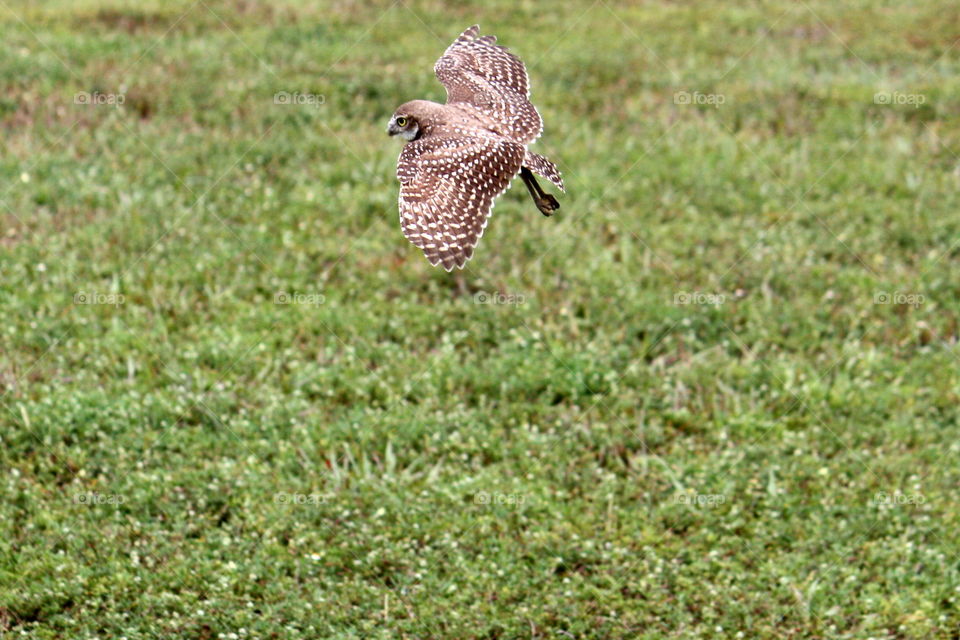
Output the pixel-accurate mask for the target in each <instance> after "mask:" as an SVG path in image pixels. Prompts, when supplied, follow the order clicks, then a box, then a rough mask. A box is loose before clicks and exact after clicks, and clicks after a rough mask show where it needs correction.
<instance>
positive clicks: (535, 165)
mask: <svg viewBox="0 0 960 640" xmlns="http://www.w3.org/2000/svg"><path fill="white" fill-rule="evenodd" d="M523 166H525V167H526V168H528V169H530V170H531V171H533V172H534V173H535V174H537V175H538V176H543V177H544V178H546V179H547V180H549V181H550V182H552V183H553V184H555V185H557V188H558V189H560V191H564V193H566V191H565V190H564V188H563V178H561V177H560V171H559V169H557V165H555V164H553V163H552V162H550V161H549V160H547V159H546V158H544V157H543V156H542V155H540V154H539V153H534V152H533V151H530V150H529V149H528V150H527V152H526V154H525V155H524V156H523Z"/></svg>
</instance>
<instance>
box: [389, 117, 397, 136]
mask: <svg viewBox="0 0 960 640" xmlns="http://www.w3.org/2000/svg"><path fill="white" fill-rule="evenodd" d="M398 133H400V127H398V126H397V122H396V121H395V120H393V119H392V118H391V119H390V124H388V125H387V135H388V136H395V135H397V134H398Z"/></svg>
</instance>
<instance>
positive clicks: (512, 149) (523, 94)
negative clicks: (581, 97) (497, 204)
mask: <svg viewBox="0 0 960 640" xmlns="http://www.w3.org/2000/svg"><path fill="white" fill-rule="evenodd" d="M479 33H480V27H479V26H477V25H474V26H472V27H470V28H469V29H467V30H466V31H464V32H463V33H462V34H460V37H459V38H457V39H456V40H455V41H454V43H453V44H451V45H450V46H449V47H448V48H447V50H446V52H444V54H443V56H442V57H441V58H440V59H439V60H437V64H436V65H435V66H434V68H433V70H434V72H435V73H436V74H437V78H438V79H439V80H440V83H441V84H442V85H443V86H444V87H445V88H446V90H447V103H446V104H437V103H436V102H429V101H427V100H413V101H412V102H407V103H406V104H403V105H400V107H399V108H398V109H397V110H396V111H395V112H394V114H393V117H391V118H390V124H389V126H388V127H387V133H389V134H390V135H392V136H393V135H399V136H400V137H401V138H403V139H404V140H406V141H407V143H406V144H405V145H404V146H403V151H401V152H400V158H399V159H398V160H397V179H398V180H400V225H401V227H402V228H403V234H404V235H405V236H406V237H407V239H408V240H410V242H412V243H413V244H415V245H416V246H418V247H420V249H422V250H423V253H424V254H426V256H427V260H429V261H430V264H432V265H437V264H442V265H443V267H444V268H445V269H446V270H447V271H450V270H451V269H453V268H454V267H463V265H464V264H465V263H466V262H467V260H469V259H470V257H471V256H472V255H473V249H474V247H476V246H477V242H478V241H479V240H480V236H481V235H483V230H484V228H486V226H487V218H489V217H490V212H491V210H492V209H493V201H494V199H495V198H496V197H497V196H499V195H500V194H501V193H503V192H504V191H506V190H507V187H508V186H509V185H510V181H511V180H512V179H513V178H514V176H516V175H517V174H518V173H519V174H520V177H521V178H522V179H523V182H524V184H526V185H527V189H529V190H530V195H531V196H533V201H534V203H536V205H537V208H538V209H540V211H541V212H542V213H543V214H544V215H545V216H549V215H551V214H552V213H553V212H554V211H556V210H557V209H558V208H559V207H560V205H559V203H558V202H557V200H556V198H554V197H553V196H552V195H550V194H549V193H545V192H544V191H543V190H542V189H541V188H540V185H539V184H538V183H537V180H536V178H534V177H533V174H532V173H531V171H533V172H535V173H537V174H539V175H541V176H543V177H544V178H547V179H548V180H550V182H552V183H553V184H555V185H557V187H559V188H560V190H561V191H562V190H563V181H562V180H561V179H560V172H559V171H557V167H556V166H555V165H554V164H553V163H552V162H550V161H549V160H547V159H546V158H544V157H543V156H541V155H537V154H536V153H533V152H532V151H528V150H527V145H529V144H531V143H532V142H533V141H534V140H536V139H537V138H538V137H539V136H540V132H541V131H542V130H543V122H542V121H541V119H540V114H539V113H537V109H536V108H535V107H534V106H533V105H532V104H531V103H530V99H529V98H530V81H529V79H528V78H527V70H526V68H524V66H523V62H521V61H520V59H519V58H518V57H516V56H515V55H513V54H512V53H510V52H508V51H507V49H506V48H505V47H501V46H500V45H497V44H495V43H496V41H497V39H496V37H495V36H483V37H480V36H479Z"/></svg>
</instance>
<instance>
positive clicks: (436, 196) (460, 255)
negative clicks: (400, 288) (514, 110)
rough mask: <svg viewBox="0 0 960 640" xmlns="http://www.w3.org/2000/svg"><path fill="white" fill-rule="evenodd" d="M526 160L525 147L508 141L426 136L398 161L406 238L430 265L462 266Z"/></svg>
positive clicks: (406, 149) (406, 146) (401, 206)
mask: <svg viewBox="0 0 960 640" xmlns="http://www.w3.org/2000/svg"><path fill="white" fill-rule="evenodd" d="M523 155H524V147H523V145H521V144H519V143H516V142H513V141H511V140H505V139H503V138H492V137H439V136H426V137H423V138H420V139H418V140H414V141H413V142H410V143H407V144H406V145H404V147H403V151H401V152H400V158H399V160H398V161H397V179H398V180H400V226H401V227H402V228H403V235H405V236H406V237H407V239H408V240H409V241H410V242H412V243H413V244H414V245H416V246H417V247H419V248H420V249H421V250H423V253H424V255H426V256H427V260H429V261H430V264H432V265H434V266H436V265H437V264H442V265H443V268H444V269H446V270H447V271H450V270H451V269H453V268H454V267H463V265H464V264H466V262H467V260H469V259H470V257H471V256H473V249H474V247H476V246H477V242H479V241H480V236H482V235H483V230H484V229H485V228H486V226H487V220H488V219H489V217H490V213H491V211H492V210H493V201H494V199H496V197H497V196H499V195H500V194H501V193H503V192H504V191H506V190H507V187H508V186H509V185H510V181H511V180H512V179H513V177H514V176H516V175H517V173H518V172H519V171H520V164H521V162H522V161H523Z"/></svg>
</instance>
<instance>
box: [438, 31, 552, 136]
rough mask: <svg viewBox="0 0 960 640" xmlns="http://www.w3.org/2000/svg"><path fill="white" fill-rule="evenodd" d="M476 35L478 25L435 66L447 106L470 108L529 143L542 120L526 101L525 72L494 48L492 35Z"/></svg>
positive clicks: (505, 52)
mask: <svg viewBox="0 0 960 640" xmlns="http://www.w3.org/2000/svg"><path fill="white" fill-rule="evenodd" d="M479 33H480V27H479V26H477V25H474V26H472V27H470V28H469V29H467V30H466V31H464V32H463V33H461V34H460V37H458V38H457V39H456V40H454V42H453V44H451V45H450V46H449V47H447V50H446V51H445V52H444V54H443V56H441V57H440V59H439V60H437V63H436V65H434V67H433V70H434V72H435V73H436V74H437V79H438V80H440V84H442V85H443V86H444V88H445V89H446V90H447V104H454V103H457V102H464V103H467V104H470V105H472V106H474V107H475V108H477V109H478V110H479V111H480V112H481V113H483V114H485V115H487V116H489V117H491V118H493V119H494V121H496V122H498V123H499V124H500V125H502V126H503V128H504V130H503V131H502V132H501V133H503V134H504V135H508V136H510V137H511V138H513V139H514V140H516V141H517V142H522V143H524V144H530V143H531V142H533V141H534V140H536V139H537V137H539V135H540V132H541V131H543V121H542V120H541V119H540V114H539V113H537V109H536V107H534V106H533V104H532V103H531V102H530V79H529V78H528V77H527V69H526V67H524V66H523V62H522V61H521V60H520V58H518V57H517V56H515V55H513V54H512V53H510V52H509V51H508V50H507V48H506V47H502V46H500V45H498V44H495V43H496V41H497V38H496V36H480V35H479Z"/></svg>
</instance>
